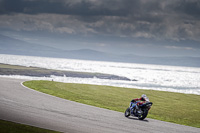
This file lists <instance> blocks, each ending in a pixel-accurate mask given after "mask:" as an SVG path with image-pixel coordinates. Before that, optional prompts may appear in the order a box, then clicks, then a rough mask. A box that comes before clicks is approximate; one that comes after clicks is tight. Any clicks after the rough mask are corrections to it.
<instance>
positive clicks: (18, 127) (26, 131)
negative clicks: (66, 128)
mask: <svg viewBox="0 0 200 133" xmlns="http://www.w3.org/2000/svg"><path fill="white" fill-rule="evenodd" d="M0 132H1V133H58V132H56V131H52V130H47V129H42V128H38V127H33V126H28V125H23V124H18V123H14V122H10V121H5V120H0Z"/></svg>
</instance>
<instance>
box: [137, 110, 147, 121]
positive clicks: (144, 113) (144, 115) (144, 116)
mask: <svg viewBox="0 0 200 133" xmlns="http://www.w3.org/2000/svg"><path fill="white" fill-rule="evenodd" d="M147 115H148V110H146V109H145V110H143V113H142V115H138V118H139V120H144V119H145V118H146V117H147Z"/></svg>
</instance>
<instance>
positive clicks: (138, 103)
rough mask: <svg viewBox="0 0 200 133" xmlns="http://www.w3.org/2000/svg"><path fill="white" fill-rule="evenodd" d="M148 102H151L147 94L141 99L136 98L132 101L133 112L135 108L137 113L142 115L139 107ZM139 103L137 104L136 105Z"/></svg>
mask: <svg viewBox="0 0 200 133" xmlns="http://www.w3.org/2000/svg"><path fill="white" fill-rule="evenodd" d="M137 101H139V102H137ZM146 101H149V99H148V97H147V96H146V95H145V94H142V96H141V98H136V99H133V100H131V110H132V111H133V108H134V107H135V108H136V111H137V112H138V113H139V114H140V113H141V112H140V111H139V108H138V106H139V105H141V104H143V103H145V102H146ZM136 102H137V104H135V103H136Z"/></svg>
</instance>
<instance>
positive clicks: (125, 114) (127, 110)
mask: <svg viewBox="0 0 200 133" xmlns="http://www.w3.org/2000/svg"><path fill="white" fill-rule="evenodd" d="M124 116H125V117H129V116H130V108H127V109H126V111H125V113H124Z"/></svg>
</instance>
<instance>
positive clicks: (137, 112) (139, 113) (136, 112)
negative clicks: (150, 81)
mask: <svg viewBox="0 0 200 133" xmlns="http://www.w3.org/2000/svg"><path fill="white" fill-rule="evenodd" d="M133 104H137V102H134V103H133V102H131V103H130V106H129V107H128V108H127V109H126V111H125V113H124V115H125V117H129V116H130V115H131V116H136V117H138V119H140V120H144V119H145V118H146V117H147V115H148V112H149V110H150V109H151V106H152V104H153V103H152V102H145V103H143V104H142V105H139V106H138V109H136V106H135V107H133V108H132V105H133Z"/></svg>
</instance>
